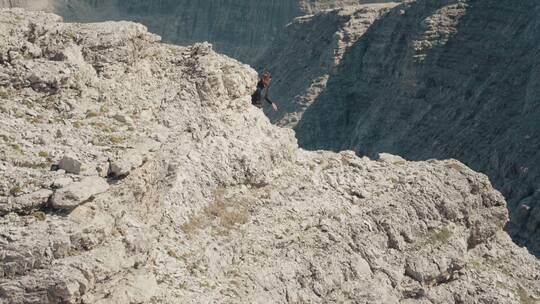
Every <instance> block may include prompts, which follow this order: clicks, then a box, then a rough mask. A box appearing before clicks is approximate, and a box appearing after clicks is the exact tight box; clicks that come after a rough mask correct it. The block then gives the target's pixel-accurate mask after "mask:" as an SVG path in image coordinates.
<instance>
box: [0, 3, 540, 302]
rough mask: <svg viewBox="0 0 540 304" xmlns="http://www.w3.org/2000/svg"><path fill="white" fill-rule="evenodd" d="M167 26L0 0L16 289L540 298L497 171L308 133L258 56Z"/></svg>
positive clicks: (1, 245)
mask: <svg viewBox="0 0 540 304" xmlns="http://www.w3.org/2000/svg"><path fill="white" fill-rule="evenodd" d="M159 40H160V39H159V37H157V36H155V35H153V34H150V33H148V32H147V30H146V28H145V27H144V26H142V25H139V24H135V23H130V22H106V23H97V24H70V23H62V22H61V20H60V18H59V17H57V16H55V15H49V14H45V13H31V12H27V11H24V10H0V79H1V81H0V90H1V91H0V101H1V102H0V105H1V106H0V132H1V133H0V139H1V141H0V150H1V151H2V153H0V157H1V161H0V302H2V303H40V304H41V303H212V302H230V303H268V302H271V303H286V302H291V303H301V302H304V303H306V302H307V303H328V302H358V303H453V302H456V303H516V304H517V303H535V302H537V301H538V300H539V299H540V293H539V291H540V277H539V275H540V263H539V262H538V260H536V258H534V257H533V256H532V255H530V254H529V253H528V252H527V251H526V250H525V249H523V248H519V247H518V246H517V245H515V244H514V243H513V242H512V241H511V240H510V238H509V237H508V236H507V235H506V233H505V232H503V231H502V229H503V226H504V224H505V223H506V222H507V220H508V214H507V209H506V206H505V202H504V199H503V197H502V196H501V194H500V193H499V192H497V191H495V190H494V189H493V188H492V187H491V185H490V183H489V181H488V179H487V177H486V176H485V175H482V174H479V173H475V172H474V171H472V170H470V169H469V168H467V167H466V166H464V165H463V164H461V163H460V162H458V161H454V160H445V161H425V162H410V161H407V160H405V159H403V158H401V157H398V156H393V155H388V154H383V155H381V156H380V159H379V160H371V159H369V158H367V157H364V158H359V157H357V156H355V154H354V153H353V152H341V153H339V154H338V153H333V152H322V151H319V152H308V151H304V150H302V149H299V148H298V146H297V143H296V139H295V136H294V132H293V131H292V130H291V129H284V128H280V127H277V126H274V125H271V124H270V123H269V120H268V119H267V118H266V117H265V116H264V114H263V113H261V111H260V110H259V109H257V108H254V107H253V106H252V105H251V103H250V94H251V92H252V91H253V89H254V88H255V84H256V80H257V74H256V72H255V71H254V70H252V69H251V68H249V67H248V66H247V65H243V64H241V63H239V62H238V61H236V60H233V59H230V58H228V57H225V56H223V55H219V54H218V53H216V52H214V51H213V50H212V46H211V45H210V44H206V43H205V44H196V45H193V46H190V47H178V46H172V45H167V44H161V43H160V42H159ZM118 115H123V116H124V117H129V118H130V119H129V123H125V122H124V120H122V119H120V120H119V119H118ZM125 121H126V122H127V121H128V120H127V119H126V120H125ZM67 153H69V155H72V156H73V157H74V158H76V159H77V161H79V162H80V163H81V170H80V172H79V174H73V173H69V172H66V171H65V170H63V169H59V168H56V166H55V165H57V164H58V163H59V162H60V160H61V159H62V158H63V157H64V155H66V154H67ZM115 162H116V163H117V164H123V165H118V166H117V167H118V168H120V169H119V170H121V171H116V169H114V168H113V164H114V163H115ZM111 170H112V172H117V173H118V172H121V174H112V175H111V174H108V173H109V172H111ZM96 184H97V185H98V186H103V187H101V188H100V189H99V191H90V190H91V189H92V188H90V187H81V185H94V186H95V185H96ZM96 188H99V187H96ZM94 189H95V188H94ZM79 190H81V191H80V192H79ZM83 190H84V191H83ZM68 192H72V194H73V195H67V193H68ZM62 195H63V196H62ZM58 197H64V198H68V197H69V198H73V197H78V198H79V199H78V200H75V201H82V203H80V204H72V205H69V206H66V208H64V205H57V204H56V202H57V198H58ZM68 207H69V208H68Z"/></svg>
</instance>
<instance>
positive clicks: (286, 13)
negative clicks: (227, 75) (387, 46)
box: [0, 0, 389, 64]
mask: <svg viewBox="0 0 540 304" xmlns="http://www.w3.org/2000/svg"><path fill="white" fill-rule="evenodd" d="M35 2H40V3H43V4H41V5H36V3H35ZM45 2H46V3H47V4H45ZM364 2H369V3H371V2H389V1H385V0H367V1H366V0H344V1H329V0H317V1H311V0H310V1H307V0H279V1H275V0H274V1H253V0H235V1H226V0H199V1H191V0H181V1H178V0H176V1H162V0H159V1H158V0H151V1H148V0H146V1H119V0H112V1H94V0H48V1H22V0H12V1H8V0H4V1H0V7H12V6H18V7H29V8H33V9H47V10H48V11H51V12H55V13H57V14H59V15H61V16H63V17H64V18H65V19H66V20H68V21H76V22H96V21H107V20H131V21H136V22H140V23H143V24H145V25H146V26H148V27H149V29H150V31H152V32H154V33H157V34H159V35H161V36H162V37H163V39H164V40H165V41H167V42H171V43H175V44H181V45H188V44H192V43H195V42H202V41H209V42H211V43H213V44H214V45H215V46H216V48H217V49H218V50H219V51H221V52H224V53H225V54H227V55H229V56H233V57H235V58H238V59H241V60H242V61H243V62H247V63H250V64H253V63H255V62H257V60H258V59H259V58H260V57H261V55H263V54H264V52H265V51H266V49H267V48H268V47H269V46H271V45H272V44H271V42H272V40H273V38H274V37H275V36H276V35H278V34H279V33H280V32H281V31H282V29H283V27H284V26H285V25H286V24H287V23H289V22H291V21H292V20H293V19H294V18H295V17H298V16H301V15H304V14H306V13H307V14H313V13H316V12H319V11H321V10H325V9H329V8H337V7H344V6H349V5H355V4H359V3H364Z"/></svg>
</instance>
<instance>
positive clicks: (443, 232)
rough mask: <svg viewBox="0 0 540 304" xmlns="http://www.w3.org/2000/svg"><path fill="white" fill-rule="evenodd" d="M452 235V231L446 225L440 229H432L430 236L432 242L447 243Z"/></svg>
mask: <svg viewBox="0 0 540 304" xmlns="http://www.w3.org/2000/svg"><path fill="white" fill-rule="evenodd" d="M451 237H452V231H451V230H450V229H448V227H443V228H442V229H440V230H437V231H434V232H433V233H432V235H431V237H430V239H431V241H432V242H433V243H436V242H438V243H448V241H449V240H450V238H451Z"/></svg>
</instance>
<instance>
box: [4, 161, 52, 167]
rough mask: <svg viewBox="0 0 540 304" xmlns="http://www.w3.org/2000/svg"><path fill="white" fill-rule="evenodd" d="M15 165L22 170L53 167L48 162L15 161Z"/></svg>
mask: <svg viewBox="0 0 540 304" xmlns="http://www.w3.org/2000/svg"><path fill="white" fill-rule="evenodd" d="M13 165H15V166H16V167H20V168H30V169H47V168H49V167H50V166H51V164H50V163H48V162H32V161H27V160H25V161H15V162H13Z"/></svg>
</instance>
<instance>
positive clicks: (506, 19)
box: [265, 0, 540, 252]
mask: <svg viewBox="0 0 540 304" xmlns="http://www.w3.org/2000/svg"><path fill="white" fill-rule="evenodd" d="M538 9H539V8H538V5H537V4H536V2H534V1H523V2H520V3H519V4H518V5H515V4H514V2H511V1H502V2H501V1H489V0H484V1H479V2H478V1H476V2H472V1H435V0H422V1H416V2H411V3H407V4H403V5H400V6H398V7H395V8H393V9H392V10H390V12H388V13H384V14H383V15H382V16H379V17H378V19H376V20H375V21H374V19H373V17H367V16H370V14H371V16H373V15H372V14H373V13H364V14H359V12H361V10H358V9H356V10H353V13H347V10H341V11H331V12H325V13H322V14H318V15H315V16H311V17H308V18H299V19H297V20H296V21H295V22H293V23H292V24H291V25H289V26H288V27H287V29H286V31H285V33H284V35H282V36H281V37H280V38H279V40H278V41H279V43H276V45H275V47H274V48H273V49H272V51H271V52H270V53H269V54H272V56H275V57H277V58H279V60H277V61H275V62H274V63H273V64H270V66H272V69H273V70H277V71H285V72H280V74H283V76H284V77H280V76H276V81H274V83H273V84H272V89H271V93H272V95H274V96H273V97H274V98H275V99H276V100H277V101H278V102H280V103H281V104H282V109H283V110H284V111H283V112H279V113H277V115H273V114H271V113H269V116H270V117H271V118H272V119H273V120H274V121H276V122H278V123H280V124H282V125H288V126H293V127H294V126H295V125H297V124H298V125H297V126H296V129H295V130H296V133H297V137H298V139H299V143H300V145H301V146H302V147H304V148H307V149H329V150H335V151H340V150H354V151H356V152H357V153H359V154H360V155H368V156H376V155H377V154H378V153H380V152H389V153H394V154H400V155H404V156H406V157H407V158H409V159H414V160H423V159H429V158H438V159H444V158H456V159H459V160H461V161H463V162H464V163H466V164H467V165H470V166H471V167H472V168H474V169H475V170H479V171H481V172H484V173H486V174H487V175H488V176H489V177H490V179H491V180H492V181H493V182H494V185H495V186H496V188H497V189H499V190H500V191H501V192H502V193H503V194H504V196H505V197H506V198H507V199H508V200H509V209H510V216H511V218H512V221H511V223H510V224H509V225H508V227H507V228H508V231H509V232H510V233H511V235H512V236H513V237H514V239H515V240H516V241H517V242H518V243H520V244H527V245H528V247H529V249H530V250H531V251H534V252H538V250H540V247H539V246H540V239H539V238H538V236H539V234H538V231H539V230H538V229H540V227H539V226H538V223H539V220H538V216H537V214H538V210H540V209H539V208H540V205H539V204H538V200H537V197H538V195H537V192H538V191H537V186H536V184H537V181H538V180H539V174H540V173H539V171H538V170H536V169H535V168H536V167H537V166H536V164H537V163H538V161H539V160H538V158H537V157H536V155H537V154H538V153H537V150H538V149H537V147H538V142H539V140H538V137H537V136H536V135H535V134H537V133H538V132H536V131H537V129H538V124H537V119H536V118H535V117H536V115H537V114H536V112H537V111H536V110H535V109H536V104H537V102H536V96H537V95H538V94H537V92H536V88H537V86H535V83H537V82H538V79H537V78H538V77H537V75H536V73H535V72H534V71H535V68H534V67H535V64H536V62H537V61H538V58H537V57H538V56H537V45H538V39H537V37H538V36H537V35H535V34H534V33H536V32H537V30H538V22H537V20H536V19H537V18H536V16H537V15H538ZM349 16H350V17H349ZM355 16H356V17H355ZM359 17H360V19H359ZM362 18H365V19H364V20H366V23H360V24H362V25H364V26H363V27H358V28H354V27H349V26H348V25H349V24H350V23H354V22H353V21H354V20H361V19H362ZM517 20H519V21H517ZM373 21H374V23H373ZM366 27H368V28H367V29H366ZM336 29H337V30H336ZM347 29H348V30H347ZM343 31H345V32H351V33H355V34H353V35H352V36H353V37H355V39H353V41H352V42H353V43H352V45H350V46H346V47H345V48H340V47H336V46H335V45H336V43H335V41H336V40H337V39H338V38H336V37H341V35H340V33H342V32H343ZM334 33H336V34H335V36H334ZM302 38H305V39H302ZM323 41H330V43H329V44H326V43H322V42H323ZM290 45H292V46H293V47H291V48H286V46H287V47H288V46H290ZM339 50H345V52H344V54H343V56H342V59H340V60H339V64H338V65H337V67H336V68H334V69H333V70H332V69H330V68H328V67H330V66H331V65H330V64H328V63H329V62H332V59H333V57H332V55H331V54H332V51H333V52H336V53H338V54H339ZM285 58H287V59H285ZM281 62H284V64H281ZM293 62H299V63H300V64H298V65H294V64H293ZM265 64H267V63H265ZM329 70H330V72H328V71H329ZM306 109H307V112H305V111H306ZM304 113H305V114H304ZM298 121H300V123H298ZM537 209H538V210H537Z"/></svg>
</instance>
